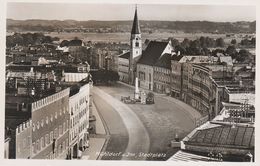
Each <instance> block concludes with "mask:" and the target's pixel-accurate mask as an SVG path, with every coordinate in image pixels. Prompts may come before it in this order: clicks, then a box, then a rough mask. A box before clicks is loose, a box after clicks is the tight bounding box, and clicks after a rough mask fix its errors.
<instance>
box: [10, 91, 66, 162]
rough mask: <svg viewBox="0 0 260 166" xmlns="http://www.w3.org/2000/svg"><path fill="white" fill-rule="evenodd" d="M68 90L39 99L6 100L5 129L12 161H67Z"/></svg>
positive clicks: (17, 97) (18, 98)
mask: <svg viewBox="0 0 260 166" xmlns="http://www.w3.org/2000/svg"><path fill="white" fill-rule="evenodd" d="M69 91H70V90H69V88H66V89H63V90H61V91H59V92H56V93H53V94H50V95H48V96H46V97H42V98H36V97H35V98H34V97H33V95H32V96H26V97H25V96H24V97H21V96H7V100H8V102H7V103H6V113H7V116H6V127H8V128H9V129H10V130H11V131H12V130H14V129H15V131H16V132H15V133H14V132H11V134H10V135H11V140H12V141H11V142H10V143H11V145H10V146H11V149H12V151H13V153H12V154H11V156H10V157H11V158H32V159H58V158H63V159H65V158H66V155H67V153H68V147H69Z"/></svg>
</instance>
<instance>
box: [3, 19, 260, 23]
mask: <svg viewBox="0 0 260 166" xmlns="http://www.w3.org/2000/svg"><path fill="white" fill-rule="evenodd" d="M8 19H9V20H15V21H33V20H39V21H79V22H80V21H104V22H105V21H133V20H131V19H130V20H120V19H118V20H113V19H111V20H75V19H41V18H32V19H15V18H6V20H8ZM139 21H168V22H221V23H225V22H230V23H235V22H256V19H255V20H239V21H238V20H237V21H212V20H139Z"/></svg>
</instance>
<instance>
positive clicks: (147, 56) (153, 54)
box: [137, 41, 168, 66]
mask: <svg viewBox="0 0 260 166" xmlns="http://www.w3.org/2000/svg"><path fill="white" fill-rule="evenodd" d="M167 45H168V42H159V41H150V42H149V44H148V46H147V48H146V49H145V51H144V52H143V54H142V56H141V58H140V59H139V61H138V62H137V63H140V64H145V65H151V66H153V65H154V64H155V63H156V61H158V59H159V58H160V56H161V55H162V53H163V51H164V49H165V48H166V46H167Z"/></svg>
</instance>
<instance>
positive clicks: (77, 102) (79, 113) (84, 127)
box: [69, 84, 90, 152]
mask: <svg viewBox="0 0 260 166" xmlns="http://www.w3.org/2000/svg"><path fill="white" fill-rule="evenodd" d="M89 88H90V87H89V84H85V85H83V86H82V87H80V90H79V92H78V93H76V94H74V95H73V96H71V97H70V98H69V110H70V137H69V142H70V148H71V152H73V146H74V145H75V144H79V142H80V140H82V141H83V146H84V145H86V144H87V138H86V135H87V131H88V127H89V103H90V98H89ZM79 146H80V145H78V146H77V147H79Z"/></svg>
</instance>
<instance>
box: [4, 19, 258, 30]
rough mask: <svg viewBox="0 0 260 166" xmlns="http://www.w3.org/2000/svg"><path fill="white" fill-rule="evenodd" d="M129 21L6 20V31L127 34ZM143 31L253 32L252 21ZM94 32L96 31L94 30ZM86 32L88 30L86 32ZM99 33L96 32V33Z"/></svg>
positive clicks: (148, 26)
mask: <svg viewBox="0 0 260 166" xmlns="http://www.w3.org/2000/svg"><path fill="white" fill-rule="evenodd" d="M131 26H132V21H95V20H92V21H75V20H64V21H60V20H13V19H7V31H15V32H21V31H46V32H59V31H66V30H68V29H78V31H83V32H129V31H130V29H131ZM140 26H141V30H142V32H149V33H153V32H156V31H173V32H174V31H176V32H178V31H181V32H186V33H255V31H256V21H253V22H246V21H240V22H210V21H142V20H141V21H140ZM93 29H94V30H95V31H93ZM85 30H87V31H85ZM97 30H99V31H97Z"/></svg>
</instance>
